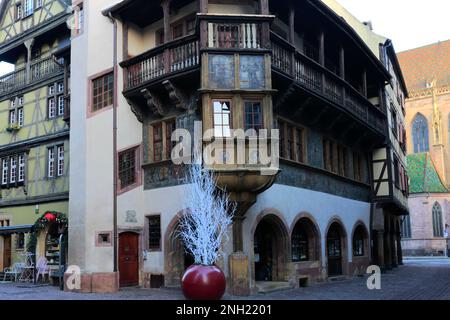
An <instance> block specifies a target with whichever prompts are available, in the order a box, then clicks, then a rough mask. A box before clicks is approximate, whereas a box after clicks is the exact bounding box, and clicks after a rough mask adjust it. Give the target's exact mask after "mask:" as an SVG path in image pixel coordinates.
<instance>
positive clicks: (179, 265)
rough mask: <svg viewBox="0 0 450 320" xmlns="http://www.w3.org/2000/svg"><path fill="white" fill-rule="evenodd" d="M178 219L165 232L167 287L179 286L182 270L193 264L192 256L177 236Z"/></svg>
mask: <svg viewBox="0 0 450 320" xmlns="http://www.w3.org/2000/svg"><path fill="white" fill-rule="evenodd" d="M178 228H179V224H178V219H176V221H174V222H173V223H172V227H170V228H169V229H168V231H167V232H168V233H167V234H166V239H165V241H166V245H165V250H166V259H165V260H166V261H165V268H166V277H165V285H166V286H167V287H179V286H180V285H181V279H182V277H183V274H184V271H186V269H187V268H189V267H190V266H191V265H193V264H194V262H195V261H194V257H193V256H192V255H191V254H190V253H189V252H187V250H186V248H185V246H184V244H183V242H182V240H181V239H180V237H179V236H178Z"/></svg>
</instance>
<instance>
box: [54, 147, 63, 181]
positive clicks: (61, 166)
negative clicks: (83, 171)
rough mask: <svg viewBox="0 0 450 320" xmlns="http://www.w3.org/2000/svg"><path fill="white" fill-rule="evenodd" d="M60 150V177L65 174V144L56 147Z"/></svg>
mask: <svg viewBox="0 0 450 320" xmlns="http://www.w3.org/2000/svg"><path fill="white" fill-rule="evenodd" d="M56 150H57V152H58V177H62V176H63V175H64V146H58V147H57V148H56Z"/></svg>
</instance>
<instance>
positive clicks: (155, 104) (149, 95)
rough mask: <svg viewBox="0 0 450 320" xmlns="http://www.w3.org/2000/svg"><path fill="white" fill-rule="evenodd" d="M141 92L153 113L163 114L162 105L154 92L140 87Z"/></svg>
mask: <svg viewBox="0 0 450 320" xmlns="http://www.w3.org/2000/svg"><path fill="white" fill-rule="evenodd" d="M141 93H142V94H143V95H144V98H145V99H146V100H147V106H148V107H149V108H150V109H151V110H152V112H153V113H154V114H155V115H159V116H164V115H165V112H164V107H163V103H162V101H161V99H160V97H159V96H158V95H157V94H155V93H154V92H150V90H148V89H142V90H141Z"/></svg>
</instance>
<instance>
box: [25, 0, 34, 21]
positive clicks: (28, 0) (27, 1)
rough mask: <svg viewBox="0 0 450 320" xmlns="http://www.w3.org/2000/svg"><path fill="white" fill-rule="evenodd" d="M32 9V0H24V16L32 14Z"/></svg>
mask: <svg viewBox="0 0 450 320" xmlns="http://www.w3.org/2000/svg"><path fill="white" fill-rule="evenodd" d="M33 11H34V0H25V1H24V17H28V16H29V15H32V14H33Z"/></svg>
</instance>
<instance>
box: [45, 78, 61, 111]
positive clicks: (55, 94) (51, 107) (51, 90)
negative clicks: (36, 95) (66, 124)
mask: <svg viewBox="0 0 450 320" xmlns="http://www.w3.org/2000/svg"><path fill="white" fill-rule="evenodd" d="M48 96H49V97H48V100H47V109H48V118H49V119H54V118H56V117H60V116H63V115H64V105H65V100H64V83H63V82H58V83H54V84H52V85H51V86H49V87H48Z"/></svg>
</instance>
